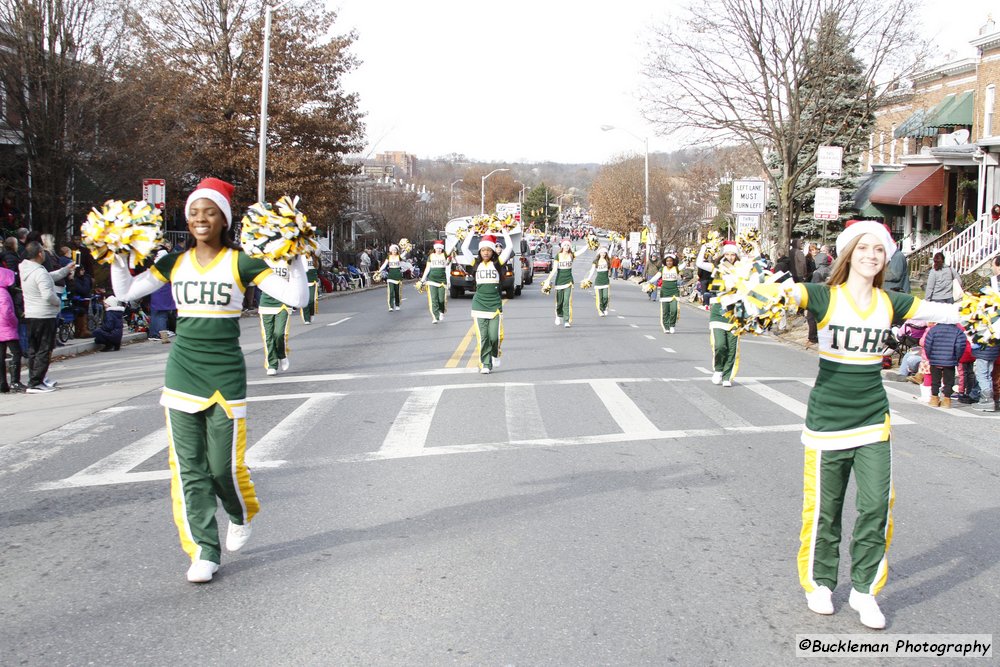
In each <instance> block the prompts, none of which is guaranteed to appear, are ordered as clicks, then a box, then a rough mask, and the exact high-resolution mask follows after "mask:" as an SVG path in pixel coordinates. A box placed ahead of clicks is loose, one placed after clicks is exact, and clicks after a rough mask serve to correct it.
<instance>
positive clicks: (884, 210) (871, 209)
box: [854, 171, 906, 219]
mask: <svg viewBox="0 0 1000 667" xmlns="http://www.w3.org/2000/svg"><path fill="white" fill-rule="evenodd" d="M898 173H899V172H897V171H874V172H872V173H870V174H868V175H867V176H866V177H865V178H864V179H862V181H861V182H860V183H858V189H857V190H855V191H854V208H855V209H856V210H857V212H858V217H860V218H883V219H888V218H892V217H898V216H902V215H903V214H904V213H905V212H906V209H905V207H903V206H891V205H888V204H873V203H872V202H871V200H870V199H869V196H870V195H871V193H872V192H874V190H875V188H876V187H878V185H879V184H880V183H884V182H885V181H887V180H889V179H890V178H892V177H893V176H894V175H895V174H898Z"/></svg>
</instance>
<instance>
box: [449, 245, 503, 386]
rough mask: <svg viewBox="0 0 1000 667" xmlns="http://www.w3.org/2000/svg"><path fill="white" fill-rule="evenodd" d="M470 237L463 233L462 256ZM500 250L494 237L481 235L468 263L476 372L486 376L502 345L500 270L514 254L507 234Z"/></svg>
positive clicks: (497, 364) (465, 253) (496, 364)
mask: <svg viewBox="0 0 1000 667" xmlns="http://www.w3.org/2000/svg"><path fill="white" fill-rule="evenodd" d="M473 236H474V235H473V234H467V235H466V237H465V241H464V243H463V245H462V254H463V255H467V254H469V253H470V252H471V247H470V246H471V244H472V239H473ZM503 241H504V243H503V250H502V251H500V253H499V256H498V255H497V239H496V237H495V236H484V237H482V239H481V240H480V241H479V251H478V253H477V254H476V259H475V260H474V261H473V262H472V268H471V270H470V273H471V274H472V277H473V279H474V280H475V282H476V291H475V294H473V296H472V320H473V322H475V325H476V327H475V329H476V341H477V344H478V346H479V372H480V373H483V374H488V373H491V372H492V371H493V369H494V368H495V367H496V366H499V365H500V354H501V350H500V345H501V343H503V297H502V295H501V293H500V278H501V276H503V267H504V264H506V263H507V260H509V259H510V256H511V253H512V252H513V251H514V246H513V243H512V242H511V240H510V233H509V232H508V231H507V230H506V229H505V230H504V231H503Z"/></svg>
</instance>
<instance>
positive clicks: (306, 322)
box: [302, 320, 313, 326]
mask: <svg viewBox="0 0 1000 667" xmlns="http://www.w3.org/2000/svg"><path fill="white" fill-rule="evenodd" d="M312 323H313V321H312V320H306V321H305V322H303V323H302V324H304V325H306V326H309V325H310V324H312Z"/></svg>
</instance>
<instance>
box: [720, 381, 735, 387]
mask: <svg viewBox="0 0 1000 667" xmlns="http://www.w3.org/2000/svg"><path fill="white" fill-rule="evenodd" d="M722 386H723V387H732V386H733V381H732V380H723V381H722Z"/></svg>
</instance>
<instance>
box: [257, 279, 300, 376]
mask: <svg viewBox="0 0 1000 667" xmlns="http://www.w3.org/2000/svg"><path fill="white" fill-rule="evenodd" d="M268 266H270V267H271V271H272V272H273V273H274V275H275V276H277V277H278V278H281V279H282V280H284V281H286V282H287V280H288V266H287V265H279V264H277V263H271V262H268ZM308 275H309V274H308V271H307V272H306V276H308ZM306 279H307V280H308V277H307V278H306ZM306 308H308V306H306ZM306 308H303V309H302V312H303V313H304V312H305V310H306ZM291 311H292V309H291V308H289V307H288V306H287V305H286V304H284V303H282V302H281V301H279V300H278V299H275V298H274V297H273V296H271V295H270V294H268V293H267V292H264V291H261V295H260V303H259V304H258V306H257V314H258V315H259V316H260V335H261V337H262V338H263V339H264V370H265V372H266V373H267V374H268V375H277V374H278V368H281V370H283V371H287V370H288V367H289V365H290V364H291V362H290V361H289V360H288V352H289V349H288V332H289V330H290V329H291V326H292V320H291V317H289V316H290V315H291Z"/></svg>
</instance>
